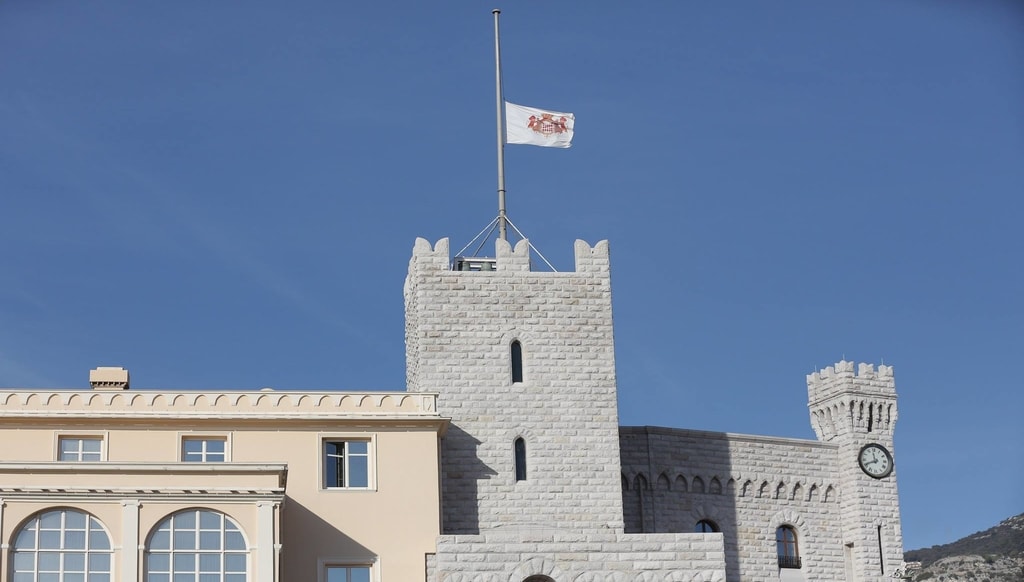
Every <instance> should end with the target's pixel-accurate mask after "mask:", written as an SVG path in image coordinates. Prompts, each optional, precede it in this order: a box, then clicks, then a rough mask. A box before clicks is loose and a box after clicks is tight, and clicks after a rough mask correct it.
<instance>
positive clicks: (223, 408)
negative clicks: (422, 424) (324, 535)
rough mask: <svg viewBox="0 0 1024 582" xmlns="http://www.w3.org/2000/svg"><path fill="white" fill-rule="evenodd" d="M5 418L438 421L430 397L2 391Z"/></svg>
mask: <svg viewBox="0 0 1024 582" xmlns="http://www.w3.org/2000/svg"><path fill="white" fill-rule="evenodd" d="M0 416H2V417H6V418H19V417H22V418H47V417H50V418H69V417H70V418H197V419H241V418H245V419H254V418H255V419H284V420H319V419H330V420H342V419H349V418H350V419H375V420H384V419H394V420H402V419H414V418H428V419H440V418H441V417H440V415H439V414H438V412H437V394H436V393H432V392H308V391H306V392H298V391H290V390H289V391H269V390H266V391H225V390H220V391H163V390H160V391H157V390H122V391H116V392H114V391H99V390H0Z"/></svg>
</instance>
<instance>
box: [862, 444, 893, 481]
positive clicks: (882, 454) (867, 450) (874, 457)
mask: <svg viewBox="0 0 1024 582" xmlns="http://www.w3.org/2000/svg"><path fill="white" fill-rule="evenodd" d="M857 462H858V463H860V468H861V470H862V471H864V472H865V473H867V474H868V475H869V476H871V477H874V478H875V479H884V478H885V477H888V476H889V473H892V453H890V452H889V449H887V448H885V447H883V446H882V445H880V444H877V443H870V444H866V445H864V446H863V447H862V448H861V449H860V453H859V454H858V455H857Z"/></svg>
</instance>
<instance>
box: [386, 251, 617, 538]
mask: <svg viewBox="0 0 1024 582" xmlns="http://www.w3.org/2000/svg"><path fill="white" fill-rule="evenodd" d="M496 244H497V248H496V254H495V256H496V258H495V259H467V260H465V261H461V262H460V260H459V259H456V265H455V269H453V267H452V265H451V263H450V259H449V255H448V253H449V250H448V240H447V239H442V240H441V241H439V242H438V243H437V245H435V246H434V247H433V248H431V246H430V243H429V242H427V241H426V240H424V239H417V241H416V244H415V247H414V249H413V256H412V259H411V261H410V263H409V274H408V277H407V278H406V283H405V315H406V335H405V338H406V362H407V383H408V389H409V390H413V391H430V392H438V393H439V399H438V409H439V412H440V413H441V414H442V415H444V416H449V417H451V419H452V424H451V427H450V428H449V430H448V433H447V435H446V436H445V438H444V441H443V443H442V452H441V455H442V459H441V462H442V471H441V473H442V475H441V486H442V499H443V509H444V511H443V525H442V531H443V533H444V534H479V533H486V532H488V531H493V530H495V528H499V527H500V528H502V531H510V530H514V529H536V528H545V527H546V528H551V527H559V526H561V525H563V524H572V527H573V529H575V530H577V531H579V530H599V531H618V532H620V533H621V531H622V496H621V488H620V487H621V485H620V465H619V441H618V413H617V403H616V394H615V354H614V345H613V339H612V312H611V283H610V276H609V263H608V244H607V242H600V243H598V244H597V245H596V246H594V247H593V248H591V247H590V245H588V244H587V243H585V242H583V241H576V245H575V255H576V268H575V271H573V272H568V273H555V272H533V271H531V270H530V257H529V245H528V244H527V243H526V241H520V242H519V243H518V244H517V245H516V246H515V249H513V248H512V247H511V246H510V244H509V243H508V242H506V241H504V240H498V241H497V243H496Z"/></svg>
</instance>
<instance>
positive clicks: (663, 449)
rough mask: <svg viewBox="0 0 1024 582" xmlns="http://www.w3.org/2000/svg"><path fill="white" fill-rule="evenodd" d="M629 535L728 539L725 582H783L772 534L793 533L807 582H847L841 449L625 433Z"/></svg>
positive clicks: (654, 430) (663, 432) (680, 433)
mask: <svg viewBox="0 0 1024 582" xmlns="http://www.w3.org/2000/svg"><path fill="white" fill-rule="evenodd" d="M620 435H621V443H622V444H621V446H622V449H621V457H622V471H623V475H622V481H623V505H624V508H625V524H626V531H627V532H638V531H644V532H688V531H693V530H694V527H695V525H696V523H697V522H698V521H700V520H702V519H706V520H710V521H712V522H714V523H715V524H717V525H718V527H719V528H720V530H721V532H722V533H723V536H724V544H725V556H726V572H727V575H728V579H729V580H731V581H732V580H736V581H738V580H744V581H746V580H753V581H758V580H764V581H768V580H774V581H777V580H779V567H778V559H777V552H776V547H775V530H776V528H778V527H779V526H780V525H791V526H793V527H794V528H795V529H796V531H797V535H798V540H799V544H800V555H801V557H802V560H803V567H802V568H801V569H800V572H801V573H802V575H803V576H805V578H806V579H807V580H844V579H845V570H844V562H843V544H842V527H841V506H840V504H839V503H838V500H839V495H840V490H839V483H840V474H839V471H838V469H837V461H838V458H837V453H838V447H837V446H835V445H832V444H823V443H819V442H816V441H803V440H797V439H784V438H774V437H760V436H749V435H737V434H728V433H715V432H705V431H691V430H682V429H667V428H658V427H622V428H621V429H620Z"/></svg>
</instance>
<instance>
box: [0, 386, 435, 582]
mask: <svg viewBox="0 0 1024 582" xmlns="http://www.w3.org/2000/svg"><path fill="white" fill-rule="evenodd" d="M91 380H92V386H93V388H92V389H91V390H86V391H74V390H60V391H38V390H7V391H2V392H0V411H2V424H0V459H2V460H3V462H2V463H0V498H2V506H0V508H2V514H0V520H2V521H0V536H2V539H3V540H4V542H5V543H4V544H3V548H2V554H0V559H2V562H3V565H4V570H3V579H4V580H12V581H18V582H21V581H29V580H32V581H35V580H38V581H40V582H47V581H52V582H72V581H81V582H115V581H119V582H129V581H132V582H134V581H137V580H146V581H147V582H181V581H182V580H190V581H195V582H213V581H216V582H243V581H249V580H251V581H259V582H272V581H277V580H284V581H290V580H308V581H311V582H350V581H351V582H360V581H363V580H368V579H369V575H370V572H373V573H374V575H375V579H387V580H422V579H423V571H424V566H423V563H424V555H425V554H427V553H430V552H432V551H433V548H434V543H435V540H436V538H437V536H438V534H439V533H440V530H439V527H440V517H439V504H438V497H439V493H438V486H439V485H438V483H439V479H438V465H437V458H438V452H437V451H438V438H439V437H440V436H441V435H442V434H443V433H444V430H445V428H446V426H447V421H445V420H444V419H442V418H441V417H440V416H439V415H438V414H437V410H436V395H433V394H414V393H408V392H392V393H335V392H315V393H311V392H292V391H288V392H286V391H271V390H264V391H253V392H230V391H223V392H213V393H208V392H196V391H190V392H165V391H151V390H129V389H128V388H129V386H128V372H127V370H124V369H121V368H98V369H96V370H93V371H92V373H91ZM384 524H389V526H388V527H382V526H383V525H384ZM284 540H287V541H288V543H287V551H286V552H282V547H283V546H284ZM370 548H372V550H371V549H370Z"/></svg>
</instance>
